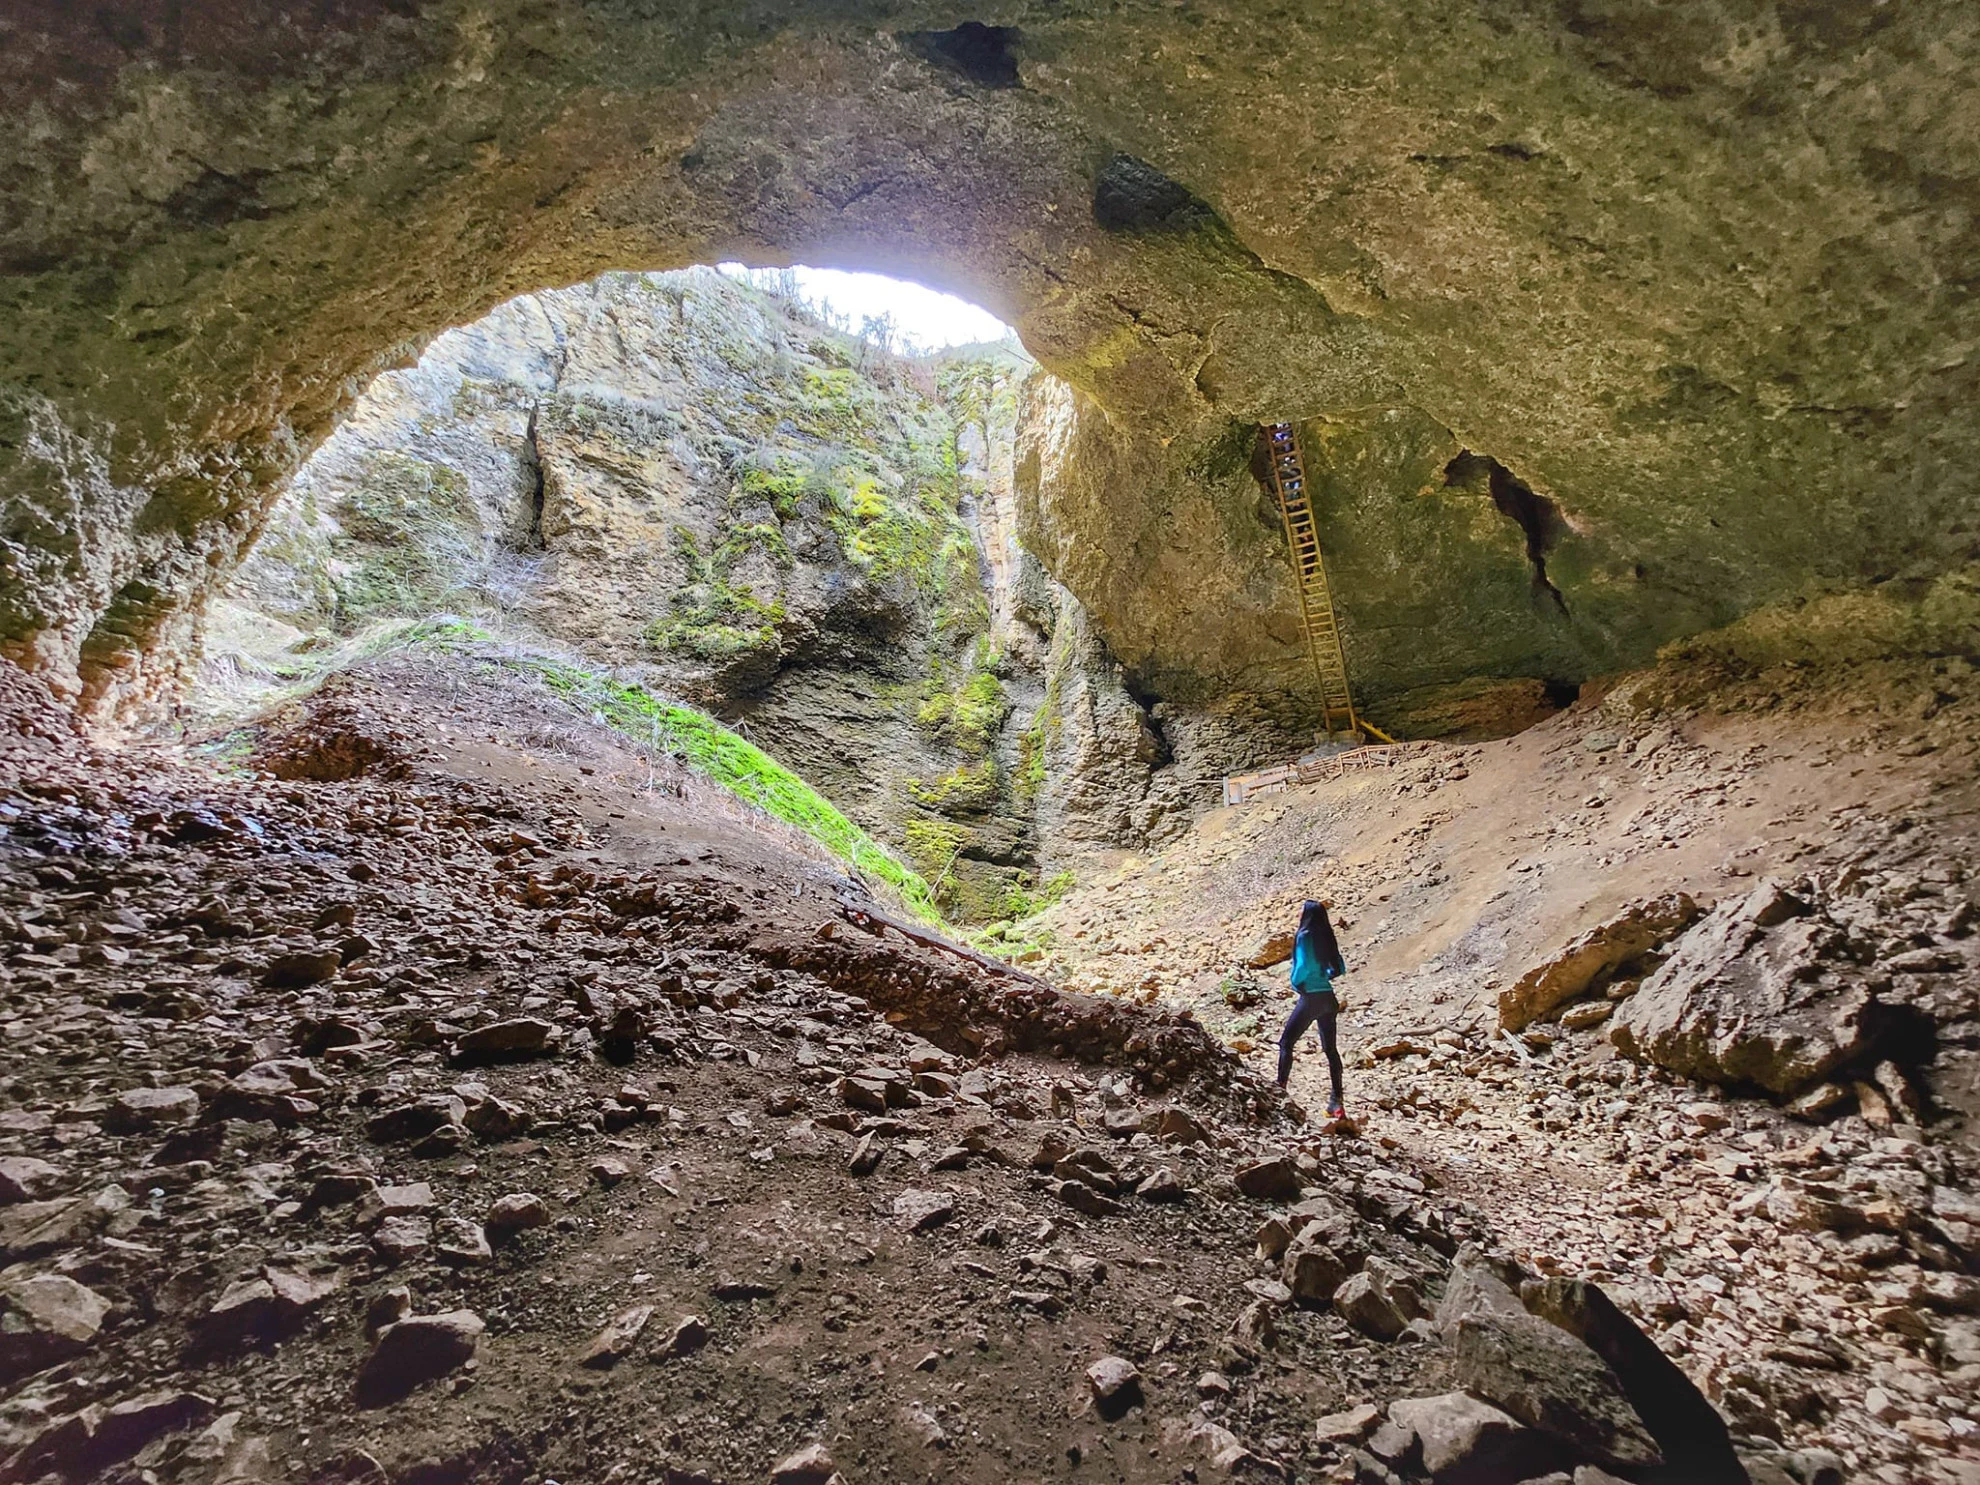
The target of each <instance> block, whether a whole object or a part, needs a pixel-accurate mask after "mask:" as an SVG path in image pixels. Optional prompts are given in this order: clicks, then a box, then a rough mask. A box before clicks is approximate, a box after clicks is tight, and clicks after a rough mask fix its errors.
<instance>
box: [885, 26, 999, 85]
mask: <svg viewBox="0 0 1980 1485" xmlns="http://www.w3.org/2000/svg"><path fill="white" fill-rule="evenodd" d="M901 40H902V41H904V42H906V43H907V44H908V46H910V47H911V48H913V49H914V50H915V51H917V52H919V53H920V54H921V55H922V56H924V57H926V58H927V59H928V60H929V61H931V62H933V63H935V64H936V65H937V66H938V67H944V68H946V69H948V70H949V71H951V72H959V73H961V74H962V75H963V76H964V77H966V78H968V79H969V80H970V81H971V82H973V83H975V84H976V85H977V86H978V87H984V88H1015V87H1017V86H1019V80H1018V64H1017V53H1016V51H1015V50H1014V48H1015V46H1016V44H1017V40H1018V28H1017V27H1016V26H986V25H984V24H983V22H981V21H964V22H963V23H962V24H961V25H960V26H956V27H954V28H952V29H950V30H947V31H910V32H908V33H907V34H906V35H904V36H902V38H901Z"/></svg>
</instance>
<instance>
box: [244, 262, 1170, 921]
mask: <svg viewBox="0 0 1980 1485" xmlns="http://www.w3.org/2000/svg"><path fill="white" fill-rule="evenodd" d="M1028 369H1029V363H1028V362H1026V360H1025V358H1024V357H1023V356H1022V354H1021V353H1019V352H1017V351H1015V350H1013V349H1007V348H997V347H986V348H982V349H981V350H980V351H975V352H969V353H947V354H945V355H943V356H940V357H921V358H904V357H900V356H896V355H893V354H890V353H889V352H887V351H886V350H884V349H881V348H878V347H876V346H873V345H870V344H868V343H866V342H864V341H862V340H860V339H858V338H856V337H853V336H850V335H847V334H845V333H843V332H841V331H838V330H835V329H833V328H832V327H831V326H829V325H827V324H826V323H824V322H822V321H821V320H820V319H818V318H817V317H816V316H815V315H813V314H812V313H810V312H809V311H807V310H806V309H805V308H804V307H803V306H802V305H801V304H800V303H799V302H797V301H796V300H794V299H792V298H789V297H779V296H778V295H776V294H773V293H769V292H764V291H762V290H759V289H758V288H755V287H752V286H749V285H745V284H743V283H739V282H737V281H734V280H732V279H730V278H726V277H724V276H723V275H721V274H718V273H715V272H713V271H711V270H708V269H699V270H692V271H688V272H684V273H675V274H659V275H635V274H616V275H606V276H605V277H604V278H602V279H599V280H597V281H595V282H593V283H591V284H588V285H584V286H581V287H578V288H573V289H563V290H555V291H552V292H550V293H546V294H541V295H528V296H524V297H522V298H519V299H516V300H513V301H511V302H510V303H508V304H505V305H503V306H501V307H499V308H498V309H497V310H495V311H494V312H493V313H491V314H490V315H488V316H486V317H484V318H483V319H482V320H480V321H477V322H476V323H475V324H473V325H471V326H468V327H465V328H463V329H461V330H458V331H451V332H449V333H448V334H446V335H444V336H442V337H441V338H440V339H439V340H438V341H436V342H435V343H434V345H433V347H432V348H431V349H430V350H429V351H428V353H427V354H426V355H424V356H422V357H421V359H420V361H419V363H418V365H417V366H415V367H412V368H410V369H408V370H406V371H401V372H391V373H387V374H386V375H385V376H384V377H382V378H380V380H379V382H378V383H377V385H376V386H375V387H374V388H373V389H372V390H371V391H370V392H369V393H367V395H366V396H365V397H364V398H363V399H362V400H361V401H360V402H359V404H358V406H357V408H356V410H355V411H354V412H353V414H352V416H351V417H350V418H349V419H348V420H347V421H346V422H345V423H344V424H343V426H342V427H340V428H339V429H338V431H337V432H336V433H335V434H334V435H333V436H332V437H331V438H330V439H329V440H328V442H327V443H326V444H325V445H324V447H323V448H322V449H321V450H319V451H318V453H317V454H316V455H315V456H314V457H312V458H311V459H310V461H309V462H308V463H307V464H306V465H305V466H304V467H303V469H302V471H301V472H300V473H299V474H298V476H297V477H296V479H295V480H294V481H293V482H292V484H291V486H290V488H289V490H288V492H287V493H286V494H285V495H284V496H283V498H282V499H281V500H280V501H278V502H277V504H276V507H275V510H274V512H273V513H272V515H271V518H270V521H269V523H268V527H267V529H266V530H265V531H264V533H263V535H262V537H261V539H260V540H259V542H258V543H257V544H256V546H255V548H254V550H253V552H252V553H251V555H250V556H249V558H248V560H247V561H246V563H245V564H244V565H243V566H242V568H241V570H240V572H239V573H238V574H237V575H236V577H235V579H234V581H233V582H232V583H230V584H229V586H228V588H227V589H226V590H225V591H224V592H223V594H222V595H221V596H220V598H219V599H217V600H216V601H215V602H214V603H213V604H211V605H210V606H209V621H208V625H207V629H208V637H209V644H208V657H207V661H206V666H205V669H206V673H207V688H206V689H207V692H208V697H207V699H208V700H209V701H214V702H219V701H221V700H223V699H224V697H225V693H226V691H227V689H228V688H229V687H230V685H231V684H232V683H233V681H234V679H235V676H236V674H237V672H238V671H239V670H241V669H247V670H249V671H253V670H255V669H258V668H267V667H269V666H273V667H274V668H275V670H276V672H277V673H278V674H285V673H289V672H291V671H292V670H293V669H294V668H296V667H298V666H306V665H307V664H308V657H309V656H310V655H311V654H312V653H313V652H315V651H319V650H321V649H322V648H323V647H324V646H325V645H326V643H328V642H330V641H331V640H332V639H336V638H341V637H350V636H361V635H364V634H368V633H370V632H371V631H372V629H373V628H374V626H376V625H377V624H378V623H380V622H381V621H388V620H406V619H426V618H430V617H432V616H434V615H436V614H461V615H465V616H467V617H469V618H471V619H473V620H475V621H476V622H478V623H481V624H485V625H492V626H495V627H497V628H498V629H501V630H503V631H504V632H508V633H513V634H519V635H521V636H524V637H531V638H548V639H551V640H554V641H557V642H559V643H561V644H564V645H568V646H570V647H571V648H573V649H574V650H576V651H577V652H578V653H579V654H580V655H582V656H583V657H584V658H585V659H586V660H588V661H589V662H591V663H592V664H595V665H604V666H609V667H613V668H615V669H617V670H618V671H620V672H621V673H627V674H629V675H631V676H632V677H634V678H636V679H638V680H639V681H641V682H643V683H645V684H646V685H648V686H649V687H652V688H654V689H657V690H658V691H660V692H661V693H662V694H667V695H676V696H685V697H688V698H690V699H692V700H694V701H697V702H699V703H701V704H702V705H704V706H707V707H709V708H710V709H712V710H714V711H715V712H717V713H718V714H720V715H721V716H723V717H724V718H725V719H727V720H730V721H734V722H741V723H743V724H745V725H746V726H747V728H748V730H749V731H750V733H751V734H752V735H753V736H755V737H756V738H757V739H758V740H759V741H761V742H762V743H763V745H764V746H766V747H768V748H769V749H770V750H771V751H772V752H773V753H775V754H776V755H777V756H779V757H780V758H783V759H785V760H786V761H788V762H789V763H791V764H792V765H793V766H795V767H796V768H797V769H798V770H799V772H800V773H802V774H803V775H804V776H805V777H806V778H807V779H809V780H811V781H812V782H813V783H814V784H815V785H816V786H817V787H819V788H821V789H822V790H824V791H825V792H826V793H827V794H828V795H829V796H830V797H832V798H833V799H835V800H837V801H839V802H841V803H842V804H843V805H844V807H845V808H847V809H848V810H850V811H851V812H852V813H853V814H854V816H855V817H856V818H857V819H859V821H860V823H862V824H863V825H866V826H867V827H869V828H871V829H873V830H875V831H876V832H877V833H879V834H880V835H881V836H882V838H884V839H886V840H887V841H889V842H890V843H891V844H893V845H894V846H895V847H896V848H897V849H900V850H902V851H903V852H904V853H905V854H906V855H908V856H910V857H911V858H912V859H913V860H914V862H915V864H916V865H917V866H918V867H919V868H920V869H921V870H923V871H925V872H926V873H927V875H928V877H929V878H930V880H937V879H939V880H940V881H941V884H942V888H941V890H942V892H943V895H944V900H945V902H946V904H947V906H948V907H949V908H950V909H951V911H953V912H956V913H958V914H959V915H960V916H965V917H970V918H976V919H982V918H986V917H990V918H994V917H997V916H1001V915H1003V913H1004V912H1005V911H1008V908H1007V905H1006V902H1005V899H1009V898H1012V897H1013V894H1019V895H1020V896H1021V895H1022V894H1024V893H1026V892H1028V891H1030V890H1031V889H1032V888H1034V887H1035V885H1036V871H1035V866H1036V862H1037V857H1038V846H1037V842H1036V840H1035V833H1034V831H1033V828H1032V818H1031V817H1032V805H1033V803H1034V801H1035V798H1036V794H1037V789H1036V780H1035V779H1033V780H1032V782H1031V783H1029V784H1025V785H1022V786H1021V785H1020V774H1019V771H1018V765H1019V757H1018V755H1019V752H1020V738H1021V736H1022V734H1023V732H1024V724H1025V723H1026V722H1027V721H1028V720H1029V711H1030V710H1031V709H1033V708H1035V706H1036V705H1037V703H1038V701H1039V700H1040V699H1041V698H1042V691H1043V686H1042V683H1041V681H1040V680H1039V678H1038V671H1039V669H1040V661H1041V657H1042V655H1043V654H1044V652H1045V648H1046V647H1047V646H1048V645H1049V642H1050V632H1051V627H1052V625H1053V624H1054V623H1055V622H1056V618H1057V614H1058V611H1059V609H1060V608H1061V607H1063V608H1067V609H1076V607H1077V605H1076V604H1074V603H1073V600H1071V599H1070V598H1069V597H1067V596H1066V595H1065V594H1064V592H1063V590H1055V589H1054V588H1053V585H1052V584H1051V583H1050V582H1049V580H1048V579H1045V578H1044V577H1043V575H1042V574H1041V573H1039V572H1038V570H1037V566H1036V563H1035V562H1033V561H1031V559H1029V558H1027V557H1025V556H1024V554H1023V553H1022V552H1021V551H1019V550H1018V549H1017V547H1016V546H1015V544H1014V542H1013V541H1012V540H1011V526H1012V494H1011V492H1012V482H1011V476H1010V465H1011V458H1012V453H1011V450H1012V437H1011V430H1012V425H1013V419H1014V412H1015V405H1016V398H1015V386H1016V383H1017V382H1018V381H1019V380H1020V379H1022V377H1023V376H1024V374H1025V372H1026V371H1027V370H1028ZM1020 583H1023V584H1027V585H1029V587H1031V588H1035V589H1037V590H1038V592H1037V598H1036V601H1033V602H1030V603H1027V604H1026V605H1024V606H1023V607H1022V610H1021V611H1020V605H1019V603H1018V601H1017V595H1016V593H1015V588H1016V586H1017V585H1019V584H1020ZM1079 663H1080V664H1081V665H1082V666H1084V667H1085V668H1086V669H1087V670H1091V671H1093V672H1094V675H1095V677H1096V679H1097V680H1098V682H1099V684H1101V685H1102V686H1103V687H1104V686H1105V684H1106V682H1105V679H1104V666H1105V664H1106V661H1105V656H1104V653H1102V652H1097V651H1096V652H1095V653H1093V654H1090V655H1082V656H1081V657H1080V661H1079ZM1114 689H1115V690H1116V691H1118V682H1115V683H1114ZM1026 699H1028V700H1029V702H1030V707H1026V708H1023V709H1020V706H1019V703H1020V702H1021V701H1024V700H1026ZM1120 704H1122V705H1126V706H1127V707H1128V708H1129V710H1133V707H1132V704H1131V703H1127V702H1125V701H1122V702H1121V703H1120ZM1091 766H1098V764H1097V763H1096V764H1095V765H1091ZM1142 783H1143V788H1144V790H1145V785H1146V780H1145V777H1144V779H1143V780H1142ZM1140 824H1141V828H1142V829H1144V830H1145V827H1146V821H1142V822H1140ZM1134 828H1135V822H1132V821H1122V822H1117V823H1115V824H1114V825H1112V827H1111V833H1109V829H1107V828H1103V829H1102V830H1100V831H1099V832H1098V834H1097V835H1095V837H1094V838H1095V839H1104V840H1108V841H1110V842H1111V841H1115V840H1120V841H1126V840H1128V839H1131V838H1136V837H1133V836H1132V835H1131V834H1130V832H1131V831H1132V830H1133V829H1134Z"/></svg>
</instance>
